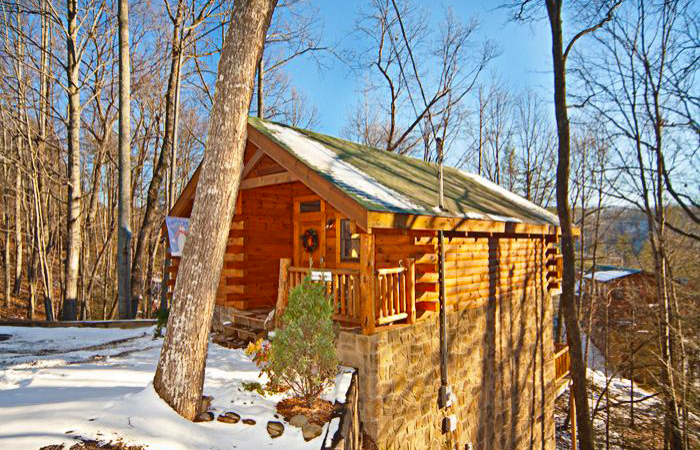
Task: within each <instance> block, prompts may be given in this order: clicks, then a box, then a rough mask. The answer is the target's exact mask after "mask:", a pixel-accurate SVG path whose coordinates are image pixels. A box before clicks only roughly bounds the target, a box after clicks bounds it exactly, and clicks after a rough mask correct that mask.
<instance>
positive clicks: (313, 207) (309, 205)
mask: <svg viewBox="0 0 700 450" xmlns="http://www.w3.org/2000/svg"><path fill="white" fill-rule="evenodd" d="M320 210H321V200H314V201H311V202H302V203H299V212H302V213H308V212H318V211H320Z"/></svg>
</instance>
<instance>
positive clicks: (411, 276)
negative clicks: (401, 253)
mask: <svg viewBox="0 0 700 450" xmlns="http://www.w3.org/2000/svg"><path fill="white" fill-rule="evenodd" d="M406 262H407V264H406V312H407V313H408V319H407V322H408V324H409V325H413V324H414V323H416V260H415V259H413V258H409V259H408V260H407V261H406Z"/></svg>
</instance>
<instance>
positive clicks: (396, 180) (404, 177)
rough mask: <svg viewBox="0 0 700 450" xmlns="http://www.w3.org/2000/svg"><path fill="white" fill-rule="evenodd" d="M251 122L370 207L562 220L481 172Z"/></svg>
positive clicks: (516, 219) (502, 218)
mask: <svg viewBox="0 0 700 450" xmlns="http://www.w3.org/2000/svg"><path fill="white" fill-rule="evenodd" d="M249 123H250V125H251V126H253V127H254V128H256V129H257V130H258V131H260V132H262V133H263V134H265V135H267V136H268V137H270V138H271V139H272V140H274V141H276V142H277V143H278V144H279V145H280V146H281V147H283V148H285V149H286V150H287V151H289V152H290V153H291V154H293V155H294V156H296V157H297V158H298V159H299V160H300V161H301V162H302V163H304V164H305V165H307V166H308V167H309V168H311V169H312V170H314V171H316V172H317V173H319V174H320V175H321V176H323V177H324V178H326V179H327V180H329V181H330V182H331V183H333V184H334V185H335V186H336V187H338V188H339V189H341V190H342V191H344V192H345V193H346V194H347V195H349V196H350V197H352V198H353V199H355V200H356V201H357V202H358V203H360V204H361V205H362V206H363V207H364V208H366V209H367V210H370V211H388V212H395V213H402V214H419V215H429V216H439V217H457V218H464V219H475V220H490V221H496V222H514V223H534V224H545V225H554V226H558V225H559V220H558V218H557V216H556V215H554V214H552V213H550V212H548V211H547V210H546V209H544V208H541V207H539V206H537V205H535V204H534V203H532V202H530V201H528V200H527V199H525V198H523V197H521V196H519V195H516V194H514V193H512V192H509V191H508V190H506V189H504V188H502V187H500V186H498V185H496V184H495V183H492V182H490V181H488V180H486V179H485V178H483V177H480V176H478V175H474V174H469V173H466V172H464V171H461V170H458V169H455V168H452V167H448V166H445V168H444V209H440V208H438V207H437V203H438V182H437V172H438V170H437V165H436V164H435V163H430V162H426V161H423V160H421V159H417V158H411V157H408V156H404V155H398V154H396V153H393V152H387V151H383V150H377V149H374V148H371V147H368V146H365V145H361V144H357V143H353V142H349V141H346V140H343V139H339V138H335V137H332V136H326V135H322V134H318V133H314V132H312V131H308V130H302V129H296V128H293V127H289V126H286V125H282V124H276V123H273V122H269V121H266V120H261V119H258V118H250V119H249Z"/></svg>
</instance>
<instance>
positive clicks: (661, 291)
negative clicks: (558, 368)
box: [579, 0, 698, 449]
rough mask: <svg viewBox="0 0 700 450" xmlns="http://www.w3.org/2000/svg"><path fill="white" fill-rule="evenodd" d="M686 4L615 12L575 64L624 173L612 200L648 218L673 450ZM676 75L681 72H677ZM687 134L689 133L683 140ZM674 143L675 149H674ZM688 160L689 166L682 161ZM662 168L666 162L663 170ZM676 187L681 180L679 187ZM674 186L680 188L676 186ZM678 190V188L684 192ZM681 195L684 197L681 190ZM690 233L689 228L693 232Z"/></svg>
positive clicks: (678, 376) (677, 409) (680, 443)
mask: <svg viewBox="0 0 700 450" xmlns="http://www.w3.org/2000/svg"><path fill="white" fill-rule="evenodd" d="M692 5H693V2H689V1H667V2H655V1H652V0H638V1H636V2H633V3H630V4H628V5H627V7H626V8H623V9H622V12H623V13H624V14H619V15H618V16H617V17H616V18H615V20H614V21H612V22H611V23H610V24H608V25H606V26H605V27H604V33H603V34H601V35H599V36H598V42H599V44H600V45H599V48H600V49H601V50H600V52H598V54H596V53H592V54H590V55H589V57H590V59H588V58H581V62H580V66H581V69H580V71H579V72H580V75H581V78H582V80H583V84H584V88H585V92H586V93H585V96H586V98H587V99H588V102H587V104H588V105H589V108H590V109H591V110H592V111H593V112H594V113H595V114H596V115H599V116H601V117H603V118H604V119H605V122H606V123H607V124H608V125H609V128H610V130H609V133H610V140H611V142H613V143H614V144H615V150H616V152H617V157H618V160H619V163H620V167H621V168H622V169H623V174H624V180H625V181H626V182H625V183H621V184H620V185H619V187H618V188H617V192H616V194H617V195H618V196H619V197H620V198H624V199H625V200H627V201H629V202H631V203H632V204H633V205H635V206H637V207H638V208H639V209H640V210H641V211H642V212H644V214H645V215H646V218H647V224H648V242H649V247H650V249H651V254H652V256H653V258H652V261H653V271H654V273H655V275H656V291H657V297H658V301H659V303H658V305H659V309H658V317H659V327H660V330H661V332H660V339H659V355H660V360H661V369H662V370H661V373H662V377H661V380H660V381H661V382H660V387H661V391H662V392H663V396H664V399H665V405H666V428H667V433H668V441H669V445H670V448H672V449H684V448H687V445H688V437H687V432H686V431H684V430H685V429H687V426H686V425H684V424H682V416H684V415H685V414H683V413H682V412H681V409H682V408H684V407H686V406H684V402H683V401H682V398H683V397H684V395H683V393H684V392H686V391H687V389H686V382H687V379H686V377H685V376H684V375H683V374H684V372H685V365H686V364H685V361H686V352H685V341H686V340H685V338H684V336H683V328H684V327H683V323H682V319H681V315H682V312H681V311H680V309H679V307H678V300H677V295H676V289H675V286H674V285H675V283H674V278H673V276H672V273H673V267H672V265H671V264H670V256H669V254H670V247H669V245H668V237H669V236H668V231H667V230H668V229H669V228H671V227H672V228H671V229H672V230H674V231H676V232H678V233H680V234H682V235H684V236H686V237H690V238H693V239H696V238H697V237H698V236H697V235H696V233H697V232H696V231H695V230H694V229H692V228H691V229H689V231H683V228H684V227H681V226H679V225H672V223H673V222H672V221H671V220H669V215H668V212H667V211H668V204H667V192H668V193H670V194H671V197H672V198H673V199H674V200H676V202H677V204H678V205H679V206H680V208H681V210H683V211H684V213H685V217H686V218H688V219H690V220H691V222H693V223H695V225H697V222H695V218H694V217H693V216H694V214H695V213H696V211H694V210H693V206H692V204H691V203H688V200H689V199H692V197H691V196H689V195H688V194H687V193H683V194H681V193H680V192H681V191H680V189H679V191H676V192H675V194H676V195H673V193H671V192H670V191H671V190H672V189H674V186H678V185H681V186H682V185H683V184H685V183H688V181H689V180H693V179H694V178H696V171H692V173H687V171H686V170H685V169H684V166H685V165H686V164H687V163H690V164H691V165H692V164H693V163H694V162H697V157H696V156H695V155H696V153H695V150H691V151H687V150H686V149H688V148H691V149H692V148H693V147H694V146H695V149H697V140H696V137H695V136H693V135H692V129H693V125H692V124H689V122H688V121H687V116H686V114H685V112H686V110H685V108H684V100H683V99H682V98H681V97H679V92H678V90H677V85H676V84H674V83H672V82H670V81H669V74H673V73H674V71H677V70H684V71H685V72H686V75H688V76H692V74H693V73H694V72H695V71H697V68H696V67H695V66H693V65H692V64H689V59H695V60H697V55H698V53H697V49H696V50H695V52H694V54H695V57H690V55H689V54H688V52H689V49H688V47H687V44H688V41H687V39H686V30H685V26H686V25H687V23H688V21H687V20H686V19H687V18H692V17H695V13H694V12H693V11H692ZM681 68H682V69H681ZM688 131H691V133H690V134H689V133H688ZM679 144H680V145H679ZM688 158H690V159H688ZM669 161H670V162H671V163H670V164H669ZM680 180H682V181H680ZM679 181H680V182H679ZM683 189H685V188H683ZM686 192H687V191H686ZM695 228H696V227H695Z"/></svg>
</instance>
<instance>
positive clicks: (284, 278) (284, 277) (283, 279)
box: [275, 258, 292, 327]
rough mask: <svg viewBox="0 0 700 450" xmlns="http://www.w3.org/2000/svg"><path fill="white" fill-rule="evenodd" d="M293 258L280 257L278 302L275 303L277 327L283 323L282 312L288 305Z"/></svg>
mask: <svg viewBox="0 0 700 450" xmlns="http://www.w3.org/2000/svg"><path fill="white" fill-rule="evenodd" d="M291 265H292V260H291V259H289V258H282V259H280V276H279V283H278V285H277V304H276V305H275V327H279V326H281V325H282V313H283V312H284V308H285V307H286V306H287V294H288V291H289V266H291Z"/></svg>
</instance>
